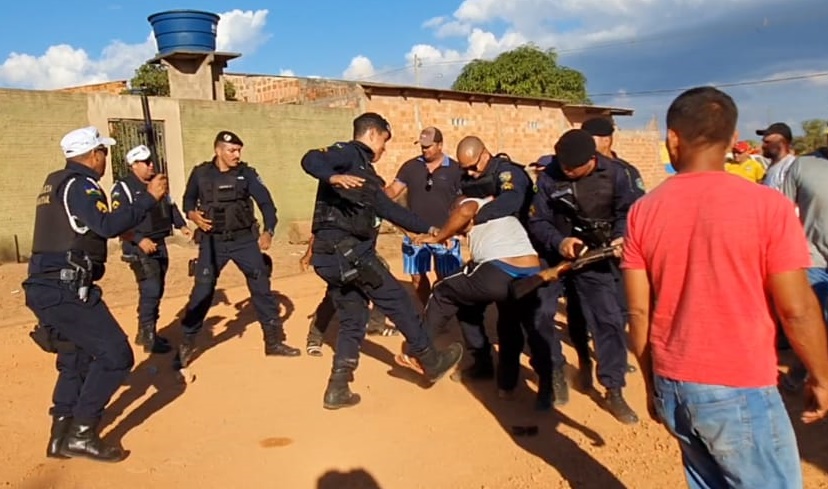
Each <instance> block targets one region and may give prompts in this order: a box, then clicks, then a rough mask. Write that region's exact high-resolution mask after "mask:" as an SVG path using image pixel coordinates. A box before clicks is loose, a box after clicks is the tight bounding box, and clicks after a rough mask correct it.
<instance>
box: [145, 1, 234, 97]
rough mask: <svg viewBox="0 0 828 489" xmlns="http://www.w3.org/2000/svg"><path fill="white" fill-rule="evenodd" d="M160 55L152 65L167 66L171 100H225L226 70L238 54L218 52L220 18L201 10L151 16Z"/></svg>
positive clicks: (178, 11)
mask: <svg viewBox="0 0 828 489" xmlns="http://www.w3.org/2000/svg"><path fill="white" fill-rule="evenodd" d="M147 20H148V21H149V23H150V25H151V26H152V31H153V34H154V35H155V42H156V44H157V45H158V53H157V54H156V55H155V57H154V58H152V59H151V60H149V61H148V62H149V63H161V64H163V65H164V66H166V67H167V73H168V74H169V79H170V97H172V98H183V99H199V100H224V78H223V76H222V75H223V74H224V69H225V68H226V67H227V62H228V61H229V60H231V59H235V58H238V57H239V56H241V54H239V53H223V52H217V51H216V32H217V31H218V27H219V21H220V18H219V16H218V15H216V14H214V13H212V12H203V11H200V10H167V11H165V12H158V13H155V14H152V15H150V16H149V17H148V18H147Z"/></svg>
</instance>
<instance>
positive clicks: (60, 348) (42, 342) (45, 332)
mask: <svg viewBox="0 0 828 489" xmlns="http://www.w3.org/2000/svg"><path fill="white" fill-rule="evenodd" d="M29 336H30V337H31V338H32V341H34V342H35V344H36V345H37V346H38V347H40V349H41V350H43V351H45V352H46V353H71V352H73V351H75V350H76V348H75V344H74V343H72V342H71V341H67V340H65V339H63V338H62V337H61V336H60V334H59V333H58V332H57V330H55V328H53V327H51V326H48V325H43V324H40V323H38V324H36V325H35V327H34V329H32V330H31V331H30V332H29Z"/></svg>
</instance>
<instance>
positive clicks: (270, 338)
mask: <svg viewBox="0 0 828 489" xmlns="http://www.w3.org/2000/svg"><path fill="white" fill-rule="evenodd" d="M262 331H263V332H264V344H265V355H268V356H281V357H298V356H299V355H300V354H301V353H302V352H301V351H300V350H299V348H293V347H292V346H288V345H286V344H285V343H284V341H285V333H284V330H283V329H282V325H281V324H276V323H268V324H265V325H263V326H262Z"/></svg>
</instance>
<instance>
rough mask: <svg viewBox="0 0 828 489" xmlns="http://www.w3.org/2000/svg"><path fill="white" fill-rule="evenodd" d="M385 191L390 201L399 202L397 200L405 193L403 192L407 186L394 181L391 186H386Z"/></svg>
mask: <svg viewBox="0 0 828 489" xmlns="http://www.w3.org/2000/svg"><path fill="white" fill-rule="evenodd" d="M383 190H384V191H385V195H387V196H388V198H389V199H391V200H397V198H398V197H399V196H400V195H401V194H402V193H403V190H405V184H404V183H402V182H401V181H399V180H394V181H393V182H391V185H388V186H386V187H385V188H384V189H383Z"/></svg>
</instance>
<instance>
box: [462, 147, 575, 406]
mask: <svg viewBox="0 0 828 489" xmlns="http://www.w3.org/2000/svg"><path fill="white" fill-rule="evenodd" d="M457 160H458V162H459V164H460V167H461V168H462V169H463V170H464V171H465V172H466V175H465V177H464V178H463V180H462V182H461V192H462V193H463V195H464V196H466V197H475V198H485V197H494V200H492V202H490V203H488V204H486V205H485V206H484V207H483V208H481V209H480V212H478V213H477V215H475V217H474V224H475V225H479V224H484V223H486V222H488V221H490V220H492V219H498V218H501V217H505V216H514V217H517V218H518V219H519V220H520V221H521V222H522V223H524V225H526V223H527V221H528V214H529V209H530V206H531V203H532V197H533V195H534V191H533V183H532V179H531V177H530V176H529V174H528V173H527V172H526V170H525V169H524V167H523V166H522V165H520V164H517V163H515V162H513V161H511V159H510V158H509V156H508V155H506V154H503V153H499V154H497V155H492V154H491V153H490V152H489V150H488V149H487V148H486V146H485V145H484V144H483V141H481V140H480V138H478V137H476V136H467V137H465V138H463V139H462V140H461V141H460V143H458V145H457ZM530 237H531V236H530ZM533 245H534V243H533ZM487 305H488V304H476V305H472V306H464V307H461V308H460V309H459V310H458V313H457V320H458V322H459V323H460V327H461V330H462V332H463V338H464V340H465V342H466V348H467V349H468V350H469V352H471V357H472V359H473V363H472V364H471V365H470V366H469V367H467V368H466V369H464V370H462V371H461V372H460V379H461V380H477V379H487V378H491V377H492V376H493V373H494V369H493V367H492V365H493V361H492V354H491V342H490V341H489V338H488V336H487V335H486V331H485V329H484V327H483V324H484V315H485V312H486V307H487ZM509 310H514V307H513V305H511V304H506V303H500V304H498V321H499V322H500V321H503V320H507V316H508V314H507V312H508V311H509ZM536 329H537V332H538V333H539V334H540V337H541V338H542V339H543V341H544V342H546V343H547V345H548V347H549V348H548V351H549V354H550V358H549V359H540V358H538V359H535V361H536V362H545V363H546V362H551V365H552V377H551V385H549V384H546V385H540V386H539V392H538V401H539V405H543V404H545V403H546V401H545V398H547V397H552V398H553V402H554V404H555V405H560V404H563V403H565V402H566V400H567V396H568V393H567V389H566V378H565V375H564V366H565V364H566V360H565V359H564V356H563V352H562V350H561V342H560V339H559V338H558V337H557V332H556V330H555V328H554V324H549V325H545V324H536ZM498 331H499V334H503V333H511V334H513V335H514V337H510V338H500V348H504V347H510V346H511V345H520V346H519V348H520V349H521V350H522V349H523V333H522V332H521V331H520V329H517V328H507V327H503V326H502V325H501V326H500V327H499V328H498ZM529 334H531V332H530V333H529ZM535 350H536V351H537V350H538V349H537V348H535ZM499 356H500V357H501V358H519V356H520V354H519V353H517V354H512V353H510V352H506V353H505V354H502V355H499ZM539 366H540V363H539ZM512 368H517V366H513V365H501V366H500V367H499V369H500V370H501V371H503V372H508V371H509V370H510V369H512ZM500 376H504V374H503V373H502V374H501V375H500ZM505 376H506V377H512V378H516V376H515V375H511V374H509V375H505ZM542 380H543V381H544V383H546V382H547V381H548V380H550V379H542Z"/></svg>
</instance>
